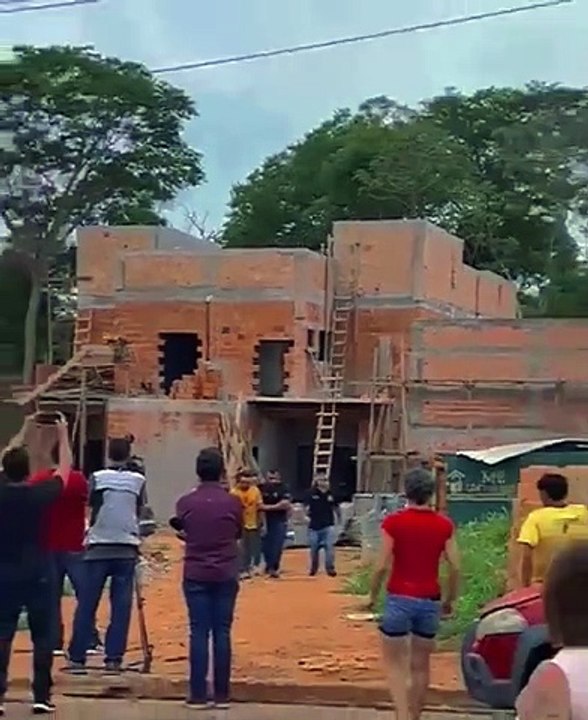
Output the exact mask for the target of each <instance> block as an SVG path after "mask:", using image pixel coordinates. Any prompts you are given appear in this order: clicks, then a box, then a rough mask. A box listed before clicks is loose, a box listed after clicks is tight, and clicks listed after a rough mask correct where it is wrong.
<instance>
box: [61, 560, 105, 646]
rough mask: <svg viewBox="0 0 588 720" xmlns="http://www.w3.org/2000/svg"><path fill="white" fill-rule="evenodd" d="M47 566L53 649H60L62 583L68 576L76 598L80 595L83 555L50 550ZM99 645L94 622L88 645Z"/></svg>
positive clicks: (62, 636)
mask: <svg viewBox="0 0 588 720" xmlns="http://www.w3.org/2000/svg"><path fill="white" fill-rule="evenodd" d="M49 567H50V568H51V585H52V600H53V613H52V626H53V633H54V635H53V649H54V650H62V649H63V640H64V627H63V619H62V614H61V598H62V596H63V583H64V581H65V578H66V576H67V577H68V578H69V581H70V583H71V586H72V588H73V591H74V593H75V596H76V598H79V597H80V593H81V591H82V584H83V581H84V555H83V553H81V552H79V553H77V552H52V553H50V555H49ZM98 645H100V635H99V634H98V630H97V629H96V625H95V624H94V626H93V628H92V639H91V641H90V647H92V648H95V647H98Z"/></svg>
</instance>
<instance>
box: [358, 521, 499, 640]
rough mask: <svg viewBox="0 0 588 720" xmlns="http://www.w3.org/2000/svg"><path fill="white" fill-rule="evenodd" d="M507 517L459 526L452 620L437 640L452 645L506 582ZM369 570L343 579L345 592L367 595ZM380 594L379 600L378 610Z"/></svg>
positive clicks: (369, 568) (444, 624)
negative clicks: (458, 572)
mask: <svg viewBox="0 0 588 720" xmlns="http://www.w3.org/2000/svg"><path fill="white" fill-rule="evenodd" d="M509 533H510V518H509V516H508V515H507V514H506V513H497V514H494V515H491V516H489V517H488V518H487V519H484V520H477V521H475V522H471V523H468V524H467V525H463V526H461V527H459V528H458V530H457V542H458V545H459V550H460V555H461V583H460V594H459V599H458V601H457V603H456V605H455V608H454V615H453V617H451V618H449V619H448V620H444V621H443V624H442V626H441V631H440V633H439V640H440V641H441V642H442V643H443V644H444V645H447V646H452V645H453V644H454V643H455V641H457V640H459V638H461V636H462V635H463V633H464V631H465V630H466V629H467V627H468V626H469V625H470V623H471V622H473V621H474V620H475V619H476V617H477V615H478V612H479V610H480V608H481V607H482V606H483V605H485V604H486V603H487V602H488V601H489V600H492V599H494V598H496V597H498V596H499V595H501V594H502V593H503V591H504V585H505V579H506V559H507V558H506V555H507V546H508V536H509ZM371 575H372V568H371V567H369V566H363V567H361V568H359V569H358V570H357V571H356V572H355V573H354V574H352V575H351V576H350V577H349V578H347V580H346V583H345V592H347V593H349V594H351V595H368V594H369V589H370V581H371ZM383 601H384V593H382V597H380V600H379V604H378V611H381V608H382V604H383Z"/></svg>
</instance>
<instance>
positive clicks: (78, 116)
mask: <svg viewBox="0 0 588 720" xmlns="http://www.w3.org/2000/svg"><path fill="white" fill-rule="evenodd" d="M0 88H1V90H0V104H2V108H3V112H4V111H5V112H4V115H5V116H6V117H5V121H6V122H5V123H3V125H6V126H7V127H8V129H9V130H10V131H11V132H12V134H13V136H14V146H13V147H12V148H9V147H7V148H3V149H0V188H5V189H7V192H1V191H0V217H1V218H2V220H3V221H4V223H5V224H6V226H7V228H8V231H9V236H8V239H9V242H10V244H11V249H12V250H13V251H14V252H16V253H17V254H18V255H19V256H20V257H21V258H22V259H23V261H24V262H25V264H26V267H27V270H28V275H29V277H30V280H31V294H30V299H29V307H28V311H27V317H26V321H25V357H24V363H23V365H24V368H23V378H24V379H25V381H26V382H28V381H29V380H30V378H31V377H32V370H33V365H34V362H35V359H36V352H35V346H36V321H37V316H38V314H39V307H40V298H41V291H42V286H43V284H44V282H45V280H46V278H47V276H48V274H49V272H50V271H51V270H52V269H53V268H54V266H55V265H56V264H58V256H59V253H60V252H61V251H62V250H63V248H64V246H65V242H66V240H67V238H68V236H69V235H70V233H71V232H72V231H73V230H74V229H75V228H76V227H78V226H80V225H88V224H93V223H106V224H123V225H124V224H146V225H153V224H161V223H163V222H164V221H163V219H162V217H161V216H160V213H159V212H158V208H159V207H160V206H161V205H162V204H163V203H165V202H167V201H169V200H172V199H173V198H174V197H175V196H176V194H177V193H178V192H179V191H180V190H182V189H184V188H188V187H192V186H195V185H198V184H199V183H200V182H201V181H202V179H203V172H202V169H201V157H200V154H199V153H198V152H197V151H196V150H194V149H192V148H190V147H189V146H188V145H187V144H186V142H185V141H184V139H183V137H182V132H183V129H184V125H185V123H186V122H188V121H189V120H191V119H192V118H194V117H195V116H196V109H195V107H194V104H193V102H192V100H191V99H190V98H189V97H188V96H187V95H186V94H185V93H184V92H183V91H181V90H178V89H177V88H174V87H172V86H171V85H168V84H167V83H165V82H162V81H160V80H157V79H155V78H153V77H152V76H151V74H150V73H149V71H148V70H147V69H146V68H144V67H143V66H141V65H138V64H135V63H129V62H123V61H121V60H118V59H116V58H105V57H102V56H100V55H99V54H97V53H94V52H92V51H91V50H88V49H85V48H74V47H49V48H34V47H21V48H16V61H15V62H14V63H10V64H9V63H4V64H0ZM2 129H6V128H5V127H3V128H2Z"/></svg>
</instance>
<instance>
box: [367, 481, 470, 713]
mask: <svg viewBox="0 0 588 720" xmlns="http://www.w3.org/2000/svg"><path fill="white" fill-rule="evenodd" d="M404 492H405V495H406V498H407V500H408V507H406V508H405V509H403V510H400V511H397V512H393V513H390V514H389V515H387V516H386V517H385V518H384V521H383V522H382V531H381V549H380V557H379V561H378V563H377V565H376V568H375V571H374V576H373V579H372V587H371V595H370V603H369V606H370V608H374V607H375V605H376V602H377V600H378V597H379V595H380V589H381V587H382V582H383V580H384V577H385V576H386V574H387V573H389V575H388V583H387V586H386V590H387V593H386V601H385V605H384V612H383V615H382V618H381V621H380V633H381V635H382V642H383V656H384V663H385V665H386V668H387V671H388V677H389V681H390V690H391V694H392V699H393V701H394V706H395V708H396V717H397V720H419V718H420V716H421V713H422V710H423V707H424V703H425V697H426V694H427V689H428V686H429V674H430V660H431V652H432V651H433V648H434V646H435V636H436V635H437V632H438V630H439V624H440V622H441V616H442V615H450V614H451V612H452V605H453V603H454V602H455V599H456V595H457V583H458V573H459V557H458V551H457V545H456V542H455V529H454V526H453V523H452V522H451V520H450V519H449V518H448V517H446V516H445V515H442V514H441V513H438V512H435V510H434V509H433V508H432V507H431V500H432V498H433V495H434V493H435V479H434V477H433V475H432V474H431V473H430V472H429V471H428V470H425V469H423V468H415V469H414V470H410V471H409V472H407V473H406V475H405V477H404ZM442 559H445V560H446V561H447V564H448V566H449V573H448V582H447V595H446V598H445V599H444V600H442V598H441V585H440V582H439V565H440V562H441V560H442ZM409 638H410V643H409V642H408V639H409ZM407 673H409V682H408V683H407Z"/></svg>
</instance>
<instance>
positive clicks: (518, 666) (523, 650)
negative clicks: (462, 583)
mask: <svg viewBox="0 0 588 720" xmlns="http://www.w3.org/2000/svg"><path fill="white" fill-rule="evenodd" d="M554 654H555V651H554V649H553V648H552V646H551V644H550V642H549V637H548V632H547V626H546V624H545V619H544V616H543V599H542V596H541V588H540V587H538V586H532V587H530V588H524V589H522V590H515V591H513V592H510V593H507V594H506V595H504V596H503V597H500V598H498V599H497V600H494V601H493V602H491V603H489V604H488V605H486V606H485V607H484V609H483V610H482V612H481V613H480V617H479V618H478V620H477V622H476V623H474V624H473V625H472V627H471V628H470V629H469V630H468V632H467V633H466V635H465V637H464V640H463V644H462V651H461V666H462V674H463V679H464V682H465V686H466V688H467V691H468V693H469V694H470V696H471V697H472V698H474V699H475V700H478V701H479V702H481V703H484V704H485V705H488V706H489V707H491V708H494V709H512V708H513V707H514V703H515V700H516V698H517V696H518V694H519V693H520V691H521V690H522V689H523V688H524V687H525V685H526V684H527V682H528V681H529V678H530V677H531V673H532V672H533V670H534V669H535V668H536V667H537V665H538V664H539V663H540V662H542V661H543V660H547V659H549V658H551V657H553V655H554Z"/></svg>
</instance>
